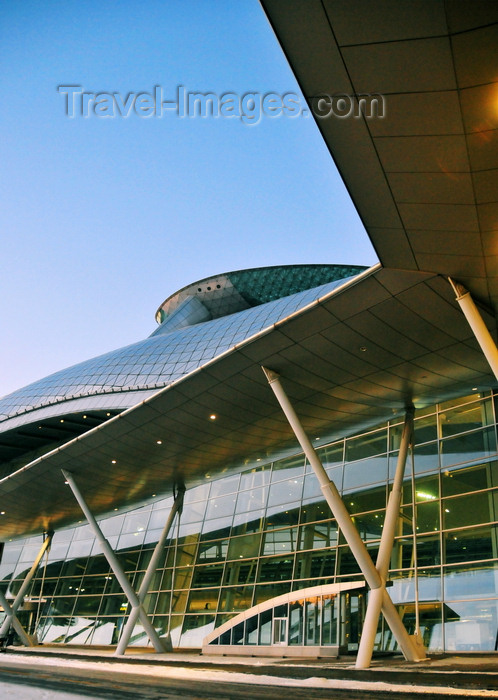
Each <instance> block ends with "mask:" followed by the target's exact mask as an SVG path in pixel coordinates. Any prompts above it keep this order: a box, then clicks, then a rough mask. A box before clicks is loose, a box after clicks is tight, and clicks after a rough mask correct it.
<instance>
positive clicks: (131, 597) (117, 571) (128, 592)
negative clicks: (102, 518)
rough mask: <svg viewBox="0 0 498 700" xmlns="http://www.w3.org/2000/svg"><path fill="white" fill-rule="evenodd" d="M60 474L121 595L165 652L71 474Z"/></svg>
mask: <svg viewBox="0 0 498 700" xmlns="http://www.w3.org/2000/svg"><path fill="white" fill-rule="evenodd" d="M61 471H62V474H63V475H64V478H65V480H66V481H67V483H68V484H69V486H70V487H71V490H72V492H73V494H74V497H75V498H76V500H77V501H78V503H79V506H80V508H81V510H82V511H83V513H84V515H85V517H86V519H87V520H88V524H89V525H90V527H91V528H92V530H93V532H94V534H95V537H96V538H97V539H98V541H99V544H100V546H101V548H102V552H103V553H104V556H105V558H106V559H107V561H108V563H109V566H110V567H111V569H112V571H113V573H114V575H115V576H116V579H117V581H118V583H119V585H120V586H121V588H122V589H123V593H124V594H125V596H126V597H127V598H128V602H129V603H130V605H131V607H132V608H138V615H139V617H140V621H141V623H142V625H143V627H144V630H145V632H146V634H147V636H148V637H149V639H150V641H151V643H152V645H153V647H154V649H155V650H156V651H157V652H164V651H166V649H165V647H164V644H163V641H162V640H161V638H160V637H159V635H158V633H157V631H156V629H155V627H154V626H153V624H152V622H151V621H150V620H149V617H148V615H147V613H146V612H145V610H144V607H143V605H142V604H141V602H140V600H139V599H138V596H137V594H136V593H135V591H134V590H133V588H132V586H131V584H130V582H129V581H128V577H127V576H126V574H125V572H124V571H123V567H122V566H121V562H120V561H119V559H118V558H117V556H116V554H115V553H114V551H113V549H112V547H111V545H110V544H109V542H108V541H107V540H106V538H105V537H104V534H103V533H102V530H101V529H100V527H99V525H98V523H97V521H96V520H95V517H94V516H93V514H92V512H91V511H90V509H89V507H88V505H87V503H86V501H85V499H84V498H83V496H82V494H81V492H80V490H79V488H78V486H77V484H76V482H75V480H74V477H73V475H72V474H71V473H69V472H67V471H65V470H64V469H62V470H61Z"/></svg>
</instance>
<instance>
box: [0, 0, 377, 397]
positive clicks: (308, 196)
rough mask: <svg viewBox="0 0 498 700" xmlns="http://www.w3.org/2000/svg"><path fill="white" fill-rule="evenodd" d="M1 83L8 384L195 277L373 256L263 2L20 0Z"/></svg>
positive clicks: (0, 55)
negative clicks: (211, 108) (199, 96)
mask: <svg viewBox="0 0 498 700" xmlns="http://www.w3.org/2000/svg"><path fill="white" fill-rule="evenodd" d="M68 86H77V87H71V88H69V87H68ZM178 86H182V87H181V88H178ZM0 88H1V103H2V106H1V109H0V133H1V135H2V138H1V141H0V163H1V164H2V166H1V175H0V176H1V181H0V232H1V251H2V254H1V257H0V260H1V263H0V323H1V329H2V342H1V343H0V368H1V370H0V396H2V395H4V394H7V393H10V392H11V391H13V390H15V389H17V388H21V387H22V386H25V385H26V384H29V383H30V382H32V381H35V380H37V379H40V378H42V377H44V376H46V375H48V374H50V373H52V372H55V371H57V370H59V369H63V368H64V367H68V366H70V365H73V364H76V363H77V362H81V361H83V360H86V359H89V358H90V357H94V356H96V355H99V354H102V353H104V352H108V351H110V350H113V349H115V348H118V347H121V346H124V345H127V344H129V343H132V342H135V341H137V340H140V339H142V338H144V337H146V336H147V335H149V334H150V333H151V332H152V331H153V330H154V329H155V327H156V322H155V319H154V316H155V311H156V309H157V308H158V307H159V305H160V304H161V303H162V301H164V299H166V298H167V297H168V296H169V295H170V294H172V293H173V292H175V291H176V290H178V289H180V288H181V287H183V286H185V285H187V284H189V283H191V282H194V281H196V280H198V279H202V278H204V277H207V276H210V275H215V274H218V273H222V272H228V271H231V270H238V269H245V268H251V267H261V266H266V265H280V264H299V263H344V264H363V265H373V264H375V263H376V262H377V259H376V256H375V253H374V251H373V248H372V246H371V244H370V242H369V241H368V237H367V235H366V233H365V231H364V228H363V226H362V224H361V221H360V220H359V218H358V215H357V214H356V211H355V208H354V206H353V204H352V203H351V201H350V198H349V196H348V194H347V192H346V190H345V187H344V185H343V184H342V181H341V179H340V176H339V175H338V173H337V171H336V169H335V167H334V164H333V161H332V158H331V157H330V154H329V152H328V151H327V149H326V147H325V145H324V143H323V141H322V139H321V137H320V134H319V132H318V129H317V126H316V124H315V123H314V121H313V119H312V117H310V115H309V114H307V113H306V109H305V107H306V106H305V104H304V100H303V98H302V96H301V93H300V92H299V88H298V86H297V83H296V80H295V78H294V76H293V75H292V72H291V70H290V68H289V66H288V64H287V61H286V59H285V57H284V55H283V53H282V50H281V49H280V46H279V45H278V42H277V40H276V38H275V35H274V34H273V31H272V29H271V27H270V25H269V23H268V21H267V19H266V17H265V15H264V12H263V10H262V8H261V6H260V5H259V2H258V0H237V2H233V0H160V1H156V0H148V1H147V2H146V3H144V2H142V1H140V0H107V1H106V2H105V3H103V2H101V0H86V1H85V2H82V1H81V0H76V1H75V0H57V1H56V0H44V2H43V3H40V2H39V1H38V0H35V1H31V0H23V1H22V2H19V1H18V0H4V2H3V3H2V4H1V6H0ZM82 93H86V95H85V96H83V94H82ZM195 93H212V95H214V98H215V99H213V105H215V106H216V108H217V109H218V110H219V112H218V116H217V117H215V116H211V115H210V114H208V115H207V116H205V117H202V116H199V114H198V110H199V109H200V108H199V103H197V105H196V104H195V99H194V98H193V97H192V98H191V100H192V102H191V105H190V116H189V109H188V103H187V102H185V101H181V102H180V104H179V106H178V108H176V102H177V95H178V94H179V95H180V96H182V95H188V94H192V95H193V94H195ZM92 94H93V95H95V97H94V98H92V97H91V95H92ZM268 94H270V96H269V97H268V98H266V102H263V99H264V97H265V95H268ZM113 95H114V97H113ZM251 95H253V96H254V97H253V98H251ZM284 96H287V97H286V98H284ZM154 99H155V102H154V101H153V100H154ZM185 99H186V98H185ZM251 100H252V101H251ZM286 100H288V101H286ZM161 103H163V106H162V108H161ZM165 103H167V104H165ZM182 105H186V108H185V107H182ZM297 105H299V106H297ZM192 112H194V114H192ZM182 113H184V114H183V116H182ZM71 115H72V116H71Z"/></svg>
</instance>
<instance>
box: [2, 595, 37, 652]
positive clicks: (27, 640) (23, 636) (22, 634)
mask: <svg viewBox="0 0 498 700" xmlns="http://www.w3.org/2000/svg"><path fill="white" fill-rule="evenodd" d="M0 605H1V606H2V608H3V609H4V612H5V614H6V615H7V620H8V622H9V627H10V625H12V626H13V627H14V629H15V631H16V632H17V634H18V635H19V639H20V640H21V642H22V643H23V644H24V646H25V647H34V646H35V643H34V642H33V640H32V639H31V637H30V636H29V635H28V634H27V633H26V630H25V629H24V627H23V626H22V625H21V623H20V622H19V620H18V619H17V615H16V614H15V613H14V611H13V609H12V608H11V606H10V605H9V603H8V602H7V599H6V598H5V595H4V593H3V591H0ZM7 620H6V622H7Z"/></svg>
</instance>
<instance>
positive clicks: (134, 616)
mask: <svg viewBox="0 0 498 700" xmlns="http://www.w3.org/2000/svg"><path fill="white" fill-rule="evenodd" d="M184 495H185V486H183V485H182V486H180V487H179V488H178V492H177V494H176V496H175V500H174V503H173V506H172V508H171V511H170V513H169V516H168V519H167V520H166V523H165V525H164V528H163V531H162V532H161V536H160V538H159V540H158V542H157V544H156V546H155V548H154V552H153V553H152V557H151V559H150V561H149V565H148V566H147V570H146V572H145V574H144V577H143V579H142V583H141V584H140V588H139V591H138V600H139V601H140V603H141V604H142V605H143V602H144V600H145V596H146V595H147V593H148V592H149V588H150V584H151V581H152V577H153V575H154V573H155V571H156V569H157V567H158V564H159V559H160V557H161V554H162V553H163V550H164V546H165V544H166V540H167V538H168V535H169V531H170V529H171V526H172V525H173V521H174V519H175V516H176V514H177V513H178V517H180V515H181V512H182V509H183V497H184ZM171 595H173V591H172V592H171ZM138 617H139V609H138V608H132V609H131V612H130V615H129V617H128V621H127V623H126V625H125V626H124V628H123V632H122V634H121V637H120V639H119V643H118V646H117V647H116V651H115V652H114V655H115V656H121V655H122V654H124V653H125V651H126V648H127V646H128V643H129V641H130V637H131V635H132V632H133V629H134V627H135V625H136V623H137V620H138ZM162 642H163V643H164V644H165V645H166V646H167V651H173V647H172V644H171V637H170V636H169V635H168V637H167V638H166V639H164V638H163V639H162Z"/></svg>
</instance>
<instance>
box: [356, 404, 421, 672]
mask: <svg viewBox="0 0 498 700" xmlns="http://www.w3.org/2000/svg"><path fill="white" fill-rule="evenodd" d="M413 413H414V411H413V408H409V409H407V411H406V415H405V423H404V426H403V434H402V436H401V443H400V446H399V453H398V461H397V464H396V471H395V474H394V480H393V486H392V489H391V493H390V494H389V500H388V502H387V508H386V517H385V520H384V527H383V529H382V537H381V540H380V547H379V553H378V555H377V562H376V566H375V568H376V569H377V571H378V572H379V575H380V578H381V580H382V587H381V588H378V589H375V590H372V591H371V592H370V595H369V599H368V606H367V612H366V614H365V621H364V624H363V630H362V634H361V640H360V645H359V648H358V656H357V657H356V668H368V667H369V666H370V662H371V660H372V653H373V647H374V643H375V635H376V633H377V625H378V622H379V615H380V613H381V610H382V607H383V606H386V605H387V607H388V608H389V607H390V606H389V601H388V600H387V598H389V600H390V597H389V595H388V594H387V592H386V579H387V574H388V571H389V562H390V560H391V554H392V549H393V544H394V537H395V534H396V525H397V523H398V519H399V510H400V505H401V494H402V487H403V477H404V474H405V466H406V458H407V455H408V449H409V446H410V444H411V442H412V435H413ZM386 596H387V597H386ZM391 614H392V611H391ZM421 652H422V650H420V653H421ZM424 655H425V654H424Z"/></svg>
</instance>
